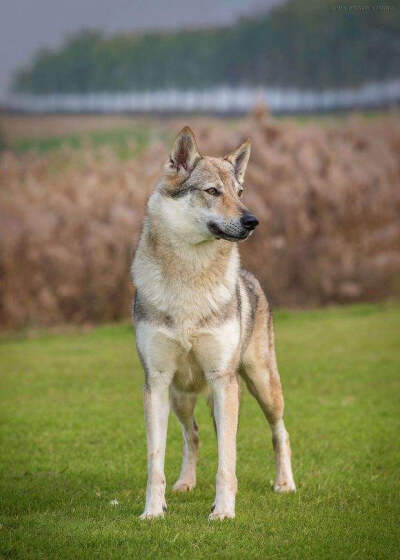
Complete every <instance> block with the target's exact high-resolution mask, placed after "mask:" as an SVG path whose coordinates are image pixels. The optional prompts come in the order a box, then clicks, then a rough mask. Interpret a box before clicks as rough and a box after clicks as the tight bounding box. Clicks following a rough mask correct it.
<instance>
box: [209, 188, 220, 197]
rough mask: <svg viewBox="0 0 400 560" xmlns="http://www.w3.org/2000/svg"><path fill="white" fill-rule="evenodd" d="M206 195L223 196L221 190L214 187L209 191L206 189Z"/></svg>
mask: <svg viewBox="0 0 400 560" xmlns="http://www.w3.org/2000/svg"><path fill="white" fill-rule="evenodd" d="M206 193H208V194H211V195H212V196H219V195H220V194H221V193H220V192H219V190H217V189H216V188H214V187H210V188H209V189H206Z"/></svg>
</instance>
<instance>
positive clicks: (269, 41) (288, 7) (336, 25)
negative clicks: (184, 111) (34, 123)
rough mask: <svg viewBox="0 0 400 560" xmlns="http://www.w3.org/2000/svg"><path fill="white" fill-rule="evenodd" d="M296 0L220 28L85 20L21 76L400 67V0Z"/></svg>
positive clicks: (376, 74) (26, 85)
mask: <svg viewBox="0 0 400 560" xmlns="http://www.w3.org/2000/svg"><path fill="white" fill-rule="evenodd" d="M340 2H341V3H340V4H339V3H338V1H337V0H325V1H323V2H321V1H320V0H291V1H289V2H287V3H285V4H283V5H280V6H278V7H275V8H274V9H273V10H272V11H270V12H268V13H267V14H262V13H260V14H257V16H253V17H248V18H241V19H239V20H238V21H237V22H236V23H235V24H234V25H232V26H229V27H228V26H226V27H218V28H210V29H199V30H181V31H175V32H148V33H143V34H134V33H132V34H126V33H125V34H124V33H117V34H114V35H106V34H105V33H102V32H101V31H98V30H85V31H81V32H79V33H76V34H74V35H72V36H70V37H68V38H67V39H66V41H65V42H64V44H63V45H62V46H61V47H60V48H59V49H56V50H50V49H45V50H41V51H39V52H38V53H37V54H36V56H35V57H34V58H33V60H32V61H31V63H30V64H29V65H28V66H27V67H25V68H22V69H20V70H19V71H18V72H17V73H16V74H15V76H14V80H13V86H12V87H13V90H14V91H17V92H28V93H51V92H61V93H77V92H79V93H87V92H99V91H109V92H110V91H127V90H136V91H142V90H154V89H164V88H179V89H199V88H200V89H202V88H208V87H214V86H218V85H223V84H227V85H231V86H240V85H250V86H261V85H263V86H270V87H301V88H312V89H324V88H331V87H332V88H334V87H345V86H355V85H358V84H362V83H365V82H367V81H381V80H385V79H390V78H396V77H399V76H400V0H391V2H390V4H387V5H384V4H382V3H381V4H380V3H378V2H377V0H365V1H364V2H360V3H359V4H357V5H356V4H354V2H353V0H340Z"/></svg>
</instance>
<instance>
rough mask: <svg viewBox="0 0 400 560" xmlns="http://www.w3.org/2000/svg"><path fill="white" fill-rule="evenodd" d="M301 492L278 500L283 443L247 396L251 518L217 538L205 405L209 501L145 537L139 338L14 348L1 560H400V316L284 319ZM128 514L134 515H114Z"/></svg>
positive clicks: (176, 436) (244, 514)
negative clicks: (275, 454) (276, 441)
mask: <svg viewBox="0 0 400 560" xmlns="http://www.w3.org/2000/svg"><path fill="white" fill-rule="evenodd" d="M276 331H277V345H278V360H279V365H280V370H281V376H282V379H283V384H284V389H285V394H286V421H287V426H288V429H289V431H290V433H291V440H292V447H293V463H294V472H295V478H296V482H297V485H298V491H297V493H296V494H295V495H289V496H285V495H275V494H274V493H273V492H272V491H271V488H270V481H271V480H272V479H273V475H274V469H273V458H272V449H271V443H270V435H269V433H268V431H267V426H266V423H265V421H264V418H263V417H262V414H261V412H260V410H259V409H258V407H257V405H256V403H255V401H254V400H253V399H252V398H251V397H250V396H249V394H248V393H247V391H245V392H244V397H243V403H242V408H241V415H240V427H239V434H238V479H239V492H238V497H237V516H236V519H235V520H229V521H224V522H216V523H210V522H208V521H207V515H208V513H209V510H210V507H211V505H212V502H213V496H214V479H215V471H216V459H217V458H216V442H215V436H214V433H213V427H212V422H211V419H210V416H209V412H208V409H207V407H206V405H205V402H203V399H202V400H200V402H199V404H198V407H197V410H196V418H197V421H198V424H199V427H200V438H201V444H200V458H199V468H198V486H197V488H196V489H195V490H194V491H193V492H192V493H189V494H184V495H182V494H180V495H173V494H172V493H171V490H170V489H171V485H172V483H173V482H174V481H175V479H176V477H177V475H178V471H179V467H180V451H181V436H180V430H179V427H178V424H177V421H176V419H175V418H174V417H171V420H170V428H169V434H168V447H167V459H166V475H167V482H168V490H167V501H168V514H167V517H166V518H165V520H155V521H151V522H141V521H139V520H138V515H139V514H140V513H141V511H142V508H143V504H144V491H145V483H146V464H145V431H144V420H143V407H142V396H141V386H142V373H141V370H140V366H139V362H138V358H137V355H136V352H135V350H134V345H133V335H132V332H131V328H130V326H128V325H126V324H123V325H116V326H105V327H99V328H96V329H94V330H92V331H91V332H86V333H83V332H75V333H69V334H57V335H56V334H51V333H48V332H47V333H46V332H41V333H39V336H36V337H35V338H23V337H19V338H18V337H14V338H10V337H8V338H3V339H2V340H1V343H0V370H1V387H0V391H1V393H0V394H1V400H2V403H1V417H2V424H1V432H0V437H1V457H2V460H1V469H2V473H1V481H0V496H1V517H0V523H1V528H0V543H1V544H0V557H1V558H24V559H25V558H46V559H48V558H62V559H68V558H78V559H81V558H88V559H89V558H90V559H92V558H107V559H109V558H124V559H125V558H138V557H143V558H162V557H171V558H177V557H183V558H213V557H217V558H268V559H275V558H291V559H292V558H293V559H299V558H307V559H309V558H323V559H325V558H332V559H333V558H343V559H344V558H345V559H348V558H359V559H366V558H371V559H372V558H374V559H377V558H399V542H400V541H399V539H400V531H399V513H400V505H399V504H400V500H399V490H400V485H399V458H400V454H399V441H400V440H399V433H400V407H399V389H400V375H399V374H400V344H399V342H400V307H399V306H398V305H397V304H394V305H389V304H385V305H381V306H379V305H359V306H352V307H346V308H333V309H327V310H322V311H308V312H296V313H289V312H279V313H276ZM113 499H117V500H118V502H119V505H118V506H112V505H111V504H110V501H111V500H113Z"/></svg>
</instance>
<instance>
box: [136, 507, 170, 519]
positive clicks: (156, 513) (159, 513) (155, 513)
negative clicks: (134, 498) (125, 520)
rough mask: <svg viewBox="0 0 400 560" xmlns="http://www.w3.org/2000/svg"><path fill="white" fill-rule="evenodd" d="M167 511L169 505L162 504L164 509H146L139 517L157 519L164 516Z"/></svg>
mask: <svg viewBox="0 0 400 560" xmlns="http://www.w3.org/2000/svg"><path fill="white" fill-rule="evenodd" d="M166 511H167V506H166V505H165V504H164V505H163V506H162V509H157V510H154V511H153V510H144V512H143V513H142V515H139V519H141V520H142V521H143V520H144V519H156V518H157V517H164V515H165V512H166Z"/></svg>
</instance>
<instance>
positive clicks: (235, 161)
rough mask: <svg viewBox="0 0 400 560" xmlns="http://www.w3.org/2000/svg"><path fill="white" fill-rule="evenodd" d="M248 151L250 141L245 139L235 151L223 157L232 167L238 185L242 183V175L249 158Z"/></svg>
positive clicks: (249, 149)
mask: <svg viewBox="0 0 400 560" xmlns="http://www.w3.org/2000/svg"><path fill="white" fill-rule="evenodd" d="M250 151H251V143H250V140H249V139H247V140H246V141H245V142H243V143H242V144H240V146H239V147H238V148H236V150H233V152H230V153H229V154H228V155H226V156H225V157H224V159H226V160H227V161H229V162H230V163H231V164H232V165H233V168H234V170H235V174H236V177H237V179H238V181H239V182H240V183H242V182H243V179H244V174H245V173H246V168H247V164H248V162H249V158H250Z"/></svg>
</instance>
